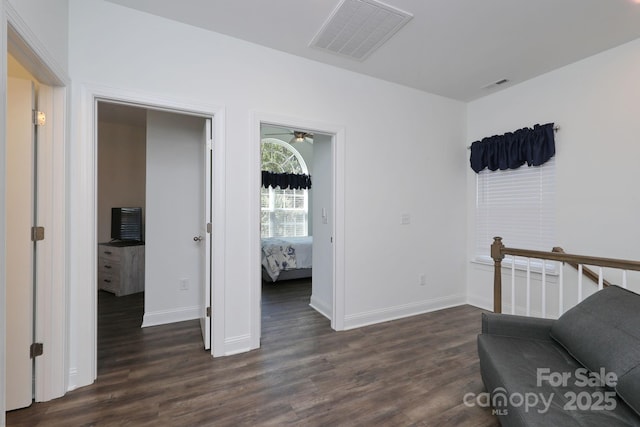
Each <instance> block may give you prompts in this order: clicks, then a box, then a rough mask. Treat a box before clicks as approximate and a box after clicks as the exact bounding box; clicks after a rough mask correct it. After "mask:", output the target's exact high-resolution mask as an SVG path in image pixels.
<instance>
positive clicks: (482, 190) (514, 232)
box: [471, 156, 558, 275]
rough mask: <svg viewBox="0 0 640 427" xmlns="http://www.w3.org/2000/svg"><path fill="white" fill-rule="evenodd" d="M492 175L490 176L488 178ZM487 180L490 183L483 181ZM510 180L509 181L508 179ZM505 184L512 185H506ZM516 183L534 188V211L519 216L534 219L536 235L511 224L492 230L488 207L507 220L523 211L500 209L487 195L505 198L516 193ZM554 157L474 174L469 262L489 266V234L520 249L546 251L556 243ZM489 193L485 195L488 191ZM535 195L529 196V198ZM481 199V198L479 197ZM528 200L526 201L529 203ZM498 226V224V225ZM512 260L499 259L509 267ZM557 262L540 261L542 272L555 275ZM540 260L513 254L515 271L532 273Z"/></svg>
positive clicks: (490, 262)
mask: <svg viewBox="0 0 640 427" xmlns="http://www.w3.org/2000/svg"><path fill="white" fill-rule="evenodd" d="M491 178H493V179H491ZM487 180H491V181H493V182H487ZM508 181H512V182H508ZM509 185H512V186H514V187H513V188H508V187H509ZM516 185H526V186H527V187H528V189H529V190H531V189H532V188H537V190H538V192H537V193H536V194H535V195H536V197H537V198H538V199H539V204H538V205H537V211H534V212H532V214H531V215H523V216H526V217H528V219H533V220H538V225H537V227H534V228H535V229H536V236H535V237H531V236H530V235H524V234H521V233H520V234H519V233H518V229H519V228H520V227H519V226H517V225H514V224H513V223H512V224H511V226H507V225H505V226H504V229H505V230H507V231H506V232H505V231H492V230H493V227H495V223H496V222H499V221H496V218H495V209H494V212H492V213H491V215H494V217H493V218H489V217H488V215H489V211H490V210H491V207H494V208H496V207H499V209H497V210H498V211H500V214H499V216H498V218H499V219H507V218H514V217H519V215H518V214H519V213H522V212H523V210H522V208H520V212H518V208H517V207H514V208H513V209H511V210H502V209H504V207H505V206H504V205H503V204H501V203H500V201H498V202H496V201H495V200H494V201H490V202H487V201H486V199H487V198H488V197H493V198H494V199H499V198H500V197H503V196H504V197H507V196H511V195H515V196H518V194H517V192H518V190H517V188H515V186H516ZM490 186H492V187H494V188H493V189H487V187H490ZM556 186H557V184H556V160H555V156H554V157H552V158H551V159H550V160H549V161H548V162H546V163H545V164H543V165H541V166H526V165H524V166H521V167H520V168H518V169H513V170H504V171H489V170H486V169H485V170H483V171H481V172H480V173H478V174H476V200H475V218H474V221H475V241H474V246H473V256H472V259H471V261H472V262H474V263H479V264H486V265H493V263H494V260H493V259H492V258H491V255H490V246H491V243H492V242H493V237H495V236H500V237H502V238H503V239H504V243H505V245H506V246H507V247H513V248H522V249H535V250H542V251H550V250H551V249H552V247H553V246H555V245H556V243H557V242H556V238H557V234H556V200H555V199H556ZM488 193H489V194H488ZM536 197H531V198H530V199H531V200H533V199H535V198H536ZM483 199H484V200H483ZM531 200H529V201H528V202H529V203H531ZM501 225H502V224H501ZM513 262H514V260H513V257H511V256H505V259H504V260H503V261H502V264H503V266H505V267H508V268H511V267H512V264H513ZM556 264H557V263H555V262H550V261H547V262H545V263H544V266H545V273H547V274H551V275H555V274H558V268H557V265H556ZM542 266H543V262H542V261H541V260H538V259H532V260H530V262H529V263H528V262H527V260H526V259H525V258H521V257H515V268H516V270H526V269H527V267H529V268H530V269H531V271H533V272H541V271H542Z"/></svg>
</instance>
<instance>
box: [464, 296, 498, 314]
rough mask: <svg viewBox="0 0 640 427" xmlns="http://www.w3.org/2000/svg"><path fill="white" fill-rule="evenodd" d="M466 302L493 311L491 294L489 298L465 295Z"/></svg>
mask: <svg viewBox="0 0 640 427" xmlns="http://www.w3.org/2000/svg"><path fill="white" fill-rule="evenodd" d="M467 304H469V305H472V306H474V307H478V308H481V309H483V310H487V311H493V296H492V297H491V298H486V297H481V296H478V295H467Z"/></svg>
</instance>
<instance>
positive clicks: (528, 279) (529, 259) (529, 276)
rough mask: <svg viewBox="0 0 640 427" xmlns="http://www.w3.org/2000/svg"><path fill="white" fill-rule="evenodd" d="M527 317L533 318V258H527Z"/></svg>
mask: <svg viewBox="0 0 640 427" xmlns="http://www.w3.org/2000/svg"><path fill="white" fill-rule="evenodd" d="M527 316H531V258H527Z"/></svg>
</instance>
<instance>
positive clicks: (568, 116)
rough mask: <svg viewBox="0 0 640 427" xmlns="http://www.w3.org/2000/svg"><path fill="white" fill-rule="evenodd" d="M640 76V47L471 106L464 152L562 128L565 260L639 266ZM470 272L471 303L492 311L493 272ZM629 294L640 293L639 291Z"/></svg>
mask: <svg viewBox="0 0 640 427" xmlns="http://www.w3.org/2000/svg"><path fill="white" fill-rule="evenodd" d="M638 76H640V39H639V40H635V41H633V42H630V43H628V44H625V45H622V46H619V47H618V48H615V49H611V50H609V51H606V52H604V53H601V54H598V55H596V56H592V57H590V58H587V59H585V60H583V61H580V62H577V63H574V64H572V65H569V66H566V67H564V68H562V69H559V70H556V71H553V72H551V73H548V74H545V75H543V76H540V77H538V78H536V79H533V80H530V81H528V82H525V83H522V84H520V85H517V86H514V87H512V88H509V89H506V90H504V91H502V92H499V93H497V94H495V95H491V96H488V97H485V98H482V99H479V100H477V101H474V102H471V103H469V105H468V112H467V116H468V122H467V123H468V138H467V139H468V140H467V142H466V143H465V144H468V143H470V142H471V141H475V140H478V139H481V138H482V137H485V136H490V135H495V134H501V133H504V132H507V131H511V130H515V129H518V128H521V127H524V126H531V125H533V124H536V123H540V124H542V123H548V122H555V123H556V125H558V126H559V127H560V131H559V132H558V133H557V134H556V149H557V154H556V162H557V163H556V165H557V169H556V177H557V178H556V179H557V199H556V207H557V210H556V217H557V227H556V228H557V242H556V245H557V246H562V247H563V248H564V249H565V251H567V252H570V253H576V254H584V255H594V256H605V257H614V258H626V259H639V258H640V245H638V244H637V242H638V240H639V239H640V227H638V225H637V224H638V216H639V215H640V197H638V196H637V188H636V187H637V183H638V182H640V168H638V164H637V163H638V161H637V159H638V158H639V157H640V144H638V135H640V120H638V113H639V112H640V110H639V108H638V99H640V85H639V84H638ZM466 170H467V211H468V217H467V224H468V227H469V230H470V233H469V238H468V245H467V259H468V260H470V259H472V257H473V245H474V239H475V235H474V230H473V227H474V219H473V218H474V214H475V174H474V173H473V171H472V170H471V168H470V167H469V166H468V164H467V167H466ZM489 244H491V242H487V245H489ZM505 244H506V245H507V246H509V242H505ZM549 249H551V248H549ZM468 270H469V274H468V281H467V292H468V295H469V301H470V302H472V303H473V304H476V305H479V306H483V307H490V306H491V302H490V301H492V298H493V297H492V295H493V294H492V283H493V280H492V273H491V271H492V270H491V269H487V268H485V267H483V266H479V265H477V264H469V268H468ZM632 287H633V288H635V289H636V290H640V283H635V285H633V286H632Z"/></svg>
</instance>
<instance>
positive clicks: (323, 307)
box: [309, 295, 331, 320]
mask: <svg viewBox="0 0 640 427" xmlns="http://www.w3.org/2000/svg"><path fill="white" fill-rule="evenodd" d="M309 306H310V307H311V308H313V309H314V310H315V311H317V312H318V313H320V314H322V315H323V316H324V317H326V318H327V319H329V320H331V307H330V306H329V305H328V304H326V303H325V302H324V301H321V300H319V299H318V298H316V297H315V296H314V295H311V301H310V302H309Z"/></svg>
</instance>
